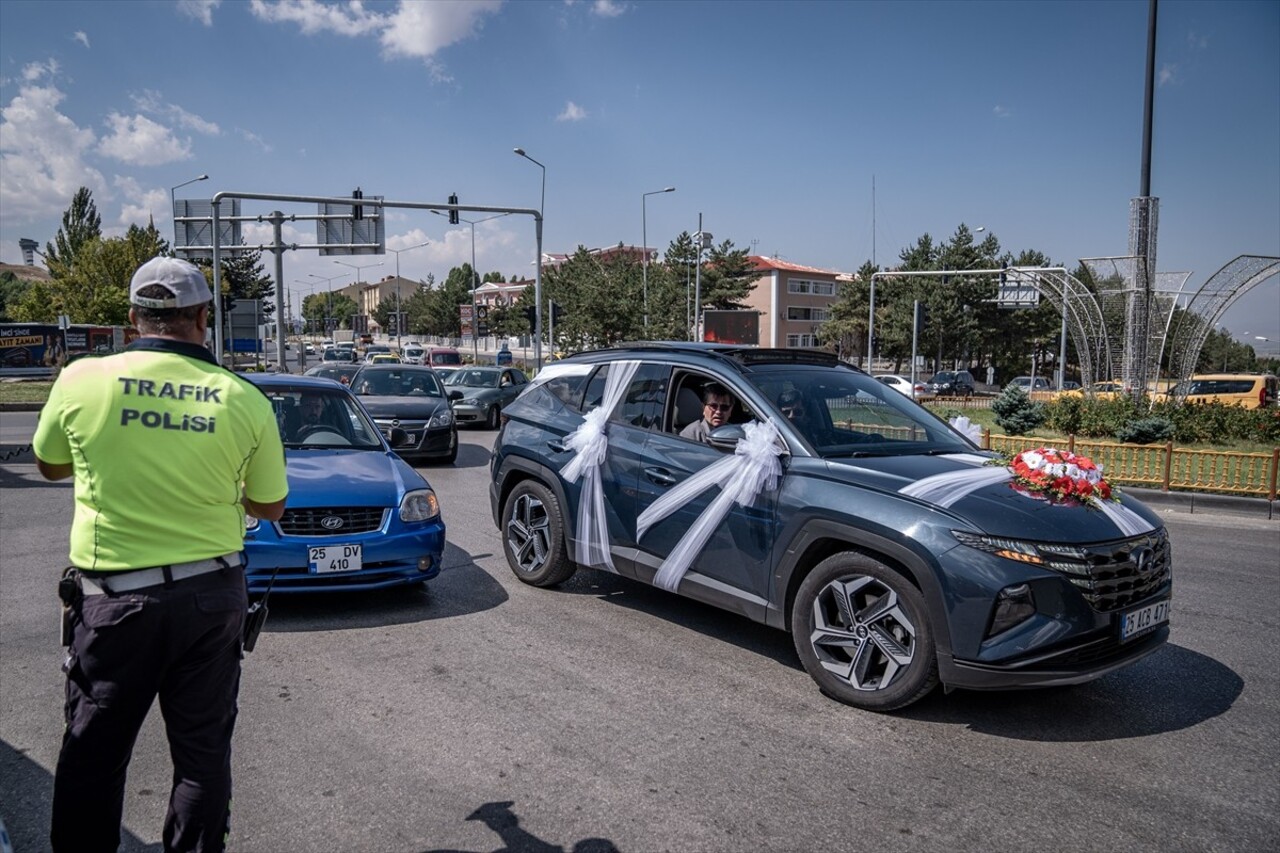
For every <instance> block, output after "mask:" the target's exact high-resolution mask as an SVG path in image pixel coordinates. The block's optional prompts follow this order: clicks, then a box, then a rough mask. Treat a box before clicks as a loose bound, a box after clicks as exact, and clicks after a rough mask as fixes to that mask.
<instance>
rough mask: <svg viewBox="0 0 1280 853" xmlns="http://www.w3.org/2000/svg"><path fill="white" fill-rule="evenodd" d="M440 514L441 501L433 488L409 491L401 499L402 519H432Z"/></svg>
mask: <svg viewBox="0 0 1280 853" xmlns="http://www.w3.org/2000/svg"><path fill="white" fill-rule="evenodd" d="M438 515H440V501H438V500H436V493H435V492H433V491H432V490H431V489H417V490H416V491H412V492H409V493H408V494H407V495H405V496H404V500H402V501H400V520H401V521H430V520H431V519H433V518H435V517H436V516H438Z"/></svg>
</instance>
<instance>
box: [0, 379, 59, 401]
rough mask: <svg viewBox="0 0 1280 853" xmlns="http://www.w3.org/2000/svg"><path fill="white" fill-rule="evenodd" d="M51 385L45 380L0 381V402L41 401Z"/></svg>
mask: <svg viewBox="0 0 1280 853" xmlns="http://www.w3.org/2000/svg"><path fill="white" fill-rule="evenodd" d="M52 387H53V383H52V382H49V381H47V380H40V381H37V382H28V381H7V382H0V403H43V402H44V401H45V400H48V399H49V389H50V388H52Z"/></svg>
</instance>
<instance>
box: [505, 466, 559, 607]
mask: <svg viewBox="0 0 1280 853" xmlns="http://www.w3.org/2000/svg"><path fill="white" fill-rule="evenodd" d="M502 550H503V551H504V552H505V553H506V555H507V564H508V565H509V566H511V571H512V572H514V573H515V576H516V577H518V578H519V579H520V580H522V581H524V582H525V583H527V584H529V585H531V586H555V585H556V584H558V583H561V582H563V581H566V580H568V579H569V578H570V577H571V576H572V575H573V573H574V572H575V571H577V568H578V567H577V566H576V565H574V563H573V561H572V560H570V559H569V555H568V549H567V547H566V546H565V540H564V512H563V511H562V510H561V509H560V502H559V501H558V500H556V496H555V493H554V492H552V491H551V490H550V489H548V488H547V487H546V486H544V485H543V484H542V483H539V482H538V481H536V480H525V481H524V482H522V483H520V484H519V485H518V486H516V487H515V488H514V489H512V490H511V494H510V495H508V496H507V502H506V504H505V505H504V506H503V509H502Z"/></svg>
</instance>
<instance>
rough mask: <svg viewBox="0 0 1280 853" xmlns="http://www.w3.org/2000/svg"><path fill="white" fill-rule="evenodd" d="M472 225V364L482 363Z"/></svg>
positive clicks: (474, 244) (474, 226)
mask: <svg viewBox="0 0 1280 853" xmlns="http://www.w3.org/2000/svg"><path fill="white" fill-rule="evenodd" d="M470 225H471V363H472V364H479V363H480V314H479V312H477V311H476V224H475V223H474V222H472V223H470Z"/></svg>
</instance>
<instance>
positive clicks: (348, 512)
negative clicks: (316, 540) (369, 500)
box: [277, 506, 387, 536]
mask: <svg viewBox="0 0 1280 853" xmlns="http://www.w3.org/2000/svg"><path fill="white" fill-rule="evenodd" d="M386 513H387V510H386V508H385V507H380V506H342V507H311V508H307V509H287V510H285V513H284V517H283V518H281V519H280V521H278V522H277V524H278V525H279V527H280V532H281V533H282V534H284V535H285V536H350V535H351V534H353V533H369V532H371V531H374V530H379V529H381V527H382V521H383V518H385V516H386ZM326 522H327V523H326ZM337 522H341V523H340V524H339V523H337Z"/></svg>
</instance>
